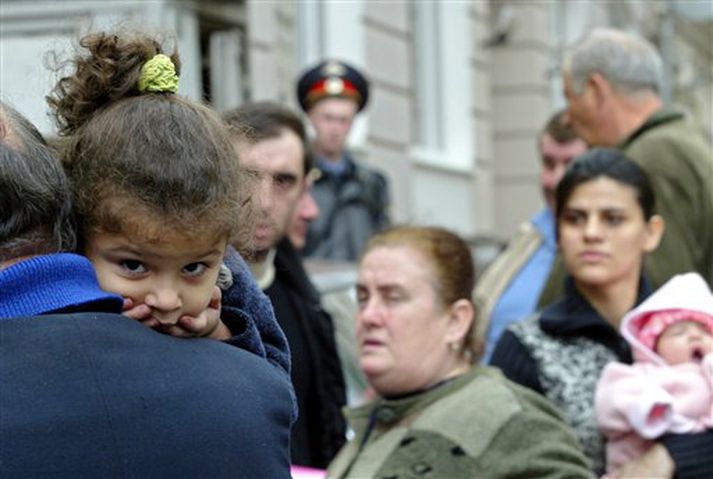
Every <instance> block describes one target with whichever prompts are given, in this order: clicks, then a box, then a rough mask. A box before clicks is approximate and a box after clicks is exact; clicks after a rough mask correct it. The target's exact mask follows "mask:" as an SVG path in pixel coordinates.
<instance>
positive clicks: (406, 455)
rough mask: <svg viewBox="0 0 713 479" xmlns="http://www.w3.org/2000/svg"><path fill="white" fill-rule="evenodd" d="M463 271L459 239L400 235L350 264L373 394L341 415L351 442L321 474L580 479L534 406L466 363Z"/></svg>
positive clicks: (429, 231)
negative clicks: (374, 396)
mask: <svg viewBox="0 0 713 479" xmlns="http://www.w3.org/2000/svg"><path fill="white" fill-rule="evenodd" d="M473 282H474V268H473V262H472V258H471V255H470V249H469V247H468V245H467V243H465V242H464V241H463V240H462V239H461V238H459V237H458V236H456V235H455V234H453V233H450V232H448V231H446V230H443V229H440V228H425V227H401V228H395V229H392V230H387V231H385V232H383V233H379V234H377V235H376V236H374V237H373V238H372V239H371V240H370V241H369V243H368V244H367V247H366V250H365V252H364V254H363V256H362V259H361V261H360V265H359V279H358V282H357V297H358V302H359V312H358V314H357V325H356V337H357V346H358V348H359V362H360V367H361V369H362V370H363V372H364V374H365V375H366V377H367V379H368V381H369V384H370V385H371V387H372V388H373V389H374V391H375V392H376V393H377V394H378V396H379V397H378V398H377V399H376V400H374V401H373V402H371V403H369V404H367V405H364V406H361V407H357V408H354V409H351V410H349V411H348V413H347V418H348V420H349V421H350V423H351V426H352V428H353V429H354V431H355V436H354V438H353V439H352V440H351V442H350V443H348V444H347V445H346V446H345V447H344V448H343V449H342V451H341V452H340V453H339V455H338V456H337V457H336V459H335V460H334V461H333V462H332V464H330V467H329V470H328V477H334V478H357V477H411V476H413V475H414V474H424V475H425V474H427V475H428V476H429V477H448V478H453V479H457V478H461V477H462V478H465V477H468V478H470V477H489V478H506V477H510V478H522V477H568V478H573V477H590V473H589V471H588V468H587V462H586V460H585V458H584V456H583V455H582V452H581V450H580V449H579V447H578V445H577V443H576V440H575V439H574V437H573V435H572V434H571V432H570V431H569V430H568V428H567V427H566V426H565V424H564V423H563V421H562V420H561V418H560V417H559V415H558V413H557V412H556V410H555V409H554V408H553V407H552V406H551V405H550V404H549V403H548V402H547V401H546V400H544V399H543V398H541V397H539V396H538V395H536V394H534V393H532V392H531V391H527V390H525V389H523V388H521V387H519V386H517V385H515V384H513V383H511V382H509V381H507V380H506V379H504V378H503V377H502V375H501V374H500V373H499V372H498V371H496V370H493V369H490V368H484V367H480V366H474V363H475V361H476V360H477V358H478V355H479V354H478V348H477V347H476V346H475V345H474V344H473V341H474V334H473V321H474V311H473V305H472V303H471V301H470V295H471V292H472V289H473Z"/></svg>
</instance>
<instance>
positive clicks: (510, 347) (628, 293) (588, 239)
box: [491, 149, 710, 477]
mask: <svg viewBox="0 0 713 479" xmlns="http://www.w3.org/2000/svg"><path fill="white" fill-rule="evenodd" d="M555 200H556V208H555V214H556V220H557V233H558V243H559V247H560V250H561V252H562V256H563V259H564V262H565V266H566V268H567V270H568V272H569V277H568V278H567V282H566V286H565V291H566V292H565V296H564V298H563V299H562V300H561V301H559V302H557V303H555V304H553V305H551V306H549V307H546V308H545V309H544V310H543V311H542V312H541V313H540V314H539V315H537V316H536V317H533V318H531V319H529V320H526V321H523V322H521V323H518V324H516V325H513V326H511V327H510V328H509V329H508V330H507V331H506V332H505V334H504V335H503V336H502V338H501V339H500V341H499V343H498V345H497V346H496V349H495V352H494V354H493V357H492V359H491V364H492V365H494V366H497V367H499V368H500V369H502V370H503V372H504V373H505V375H506V376H507V377H508V378H510V379H511V380H513V381H515V382H518V383H520V384H522V385H524V386H527V387H529V388H531V389H533V390H535V391H537V392H539V393H541V394H543V395H544V396H546V397H547V398H548V399H550V400H551V401H552V402H553V403H554V404H555V405H556V406H558V407H559V408H560V409H561V410H562V412H563V413H564V416H565V419H566V420H567V421H568V422H569V424H570V425H571V426H572V427H573V428H574V430H575V432H576V433H577V435H578V437H579V439H580V442H581V443H582V446H583V447H584V450H585V453H587V455H588V456H589V458H590V459H591V460H592V462H593V466H594V470H595V471H596V472H599V473H601V472H603V468H604V440H603V438H602V436H601V434H600V433H599V431H598V429H597V426H596V421H595V417H594V391H595V387H596V383H597V380H598V378H599V375H600V372H601V370H602V369H603V368H604V366H605V365H606V364H607V363H609V362H610V361H621V362H626V363H630V362H631V361H632V357H631V351H630V349H629V346H628V344H627V343H626V341H624V340H623V338H622V337H621V336H620V335H619V332H618V326H619V322H620V321H621V318H622V317H623V316H624V314H625V313H626V312H628V311H629V310H630V309H631V308H632V307H634V306H635V305H636V304H638V303H639V302H641V301H642V300H643V299H644V298H645V297H646V296H648V295H649V294H650V289H649V287H648V284H647V282H646V280H645V279H644V278H643V277H642V273H641V271H642V264H643V262H644V257H645V256H646V254H647V253H650V252H652V251H653V250H655V249H656V247H657V246H658V244H659V241H660V239H661V236H662V234H663V230H664V224H663V220H662V219H661V217H660V216H658V215H656V214H654V194H653V191H652V188H651V185H650V183H649V180H648V178H647V177H646V175H645V173H644V172H643V171H642V170H641V169H640V168H639V167H638V166H637V165H636V164H635V163H633V162H631V161H630V160H628V159H627V158H626V157H625V156H623V155H622V154H621V153H620V152H618V151H616V150H612V149H594V150H590V151H589V152H587V153H585V154H584V155H582V156H581V157H579V158H578V159H577V160H576V161H575V162H574V163H573V164H572V165H571V166H570V168H569V169H568V170H567V172H566V173H565V176H564V177H563V178H562V181H561V182H560V184H559V185H558V187H557V191H556V196H555ZM708 441H709V438H707V437H703V435H698V436H694V435H690V436H689V437H685V436H676V437H671V438H668V439H664V441H662V443H663V444H665V446H666V447H665V448H664V447H663V446H661V445H659V446H658V447H656V448H653V449H652V450H651V452H650V454H649V455H648V456H646V457H644V458H643V459H642V460H641V462H639V463H636V464H631V465H630V467H629V469H628V470H627V469H626V468H625V469H624V472H623V473H624V475H628V474H638V475H639V476H647V477H651V476H652V475H657V477H671V476H672V474H673V471H674V468H675V472H676V474H677V477H697V476H696V474H697V472H696V467H698V465H692V464H689V463H690V462H691V461H690V459H689V458H688V457H686V456H687V453H688V452H689V451H688V450H687V449H689V448H695V449H692V450H697V448H698V447H701V448H702V449H703V450H705V448H707V447H710V443H709V442H708ZM672 457H673V461H672V460H671V458H672ZM696 462H697V461H696Z"/></svg>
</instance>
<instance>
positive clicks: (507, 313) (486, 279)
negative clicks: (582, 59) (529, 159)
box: [473, 111, 587, 362]
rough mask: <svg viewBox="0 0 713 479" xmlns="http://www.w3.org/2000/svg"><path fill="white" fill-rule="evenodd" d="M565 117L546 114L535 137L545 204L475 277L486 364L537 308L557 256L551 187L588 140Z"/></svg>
mask: <svg viewBox="0 0 713 479" xmlns="http://www.w3.org/2000/svg"><path fill="white" fill-rule="evenodd" d="M563 119H564V112H563V111H560V112H558V113H555V114H554V115H553V116H552V117H550V119H549V120H548V122H547V125H546V126H545V128H544V130H543V131H542V133H541V134H540V135H539V136H538V140H537V143H538V145H537V146H538V149H539V152H540V159H541V163H542V169H541V172H540V184H541V186H542V194H543V196H544V199H545V208H543V209H542V210H541V211H540V212H538V213H537V214H536V215H535V216H533V217H532V219H530V221H528V222H526V223H523V224H522V226H521V227H520V231H519V233H518V235H517V236H516V237H515V238H513V239H512V241H510V243H509V244H508V246H507V249H506V250H505V251H504V252H503V253H501V254H500V255H499V256H498V257H497V258H496V259H495V261H494V262H493V264H492V265H491V266H490V267H489V268H488V269H487V270H486V271H485V272H484V273H483V274H482V275H481V277H480V278H479V279H478V283H477V285H476V287H475V291H474V293H473V301H474V303H475V304H476V307H477V311H478V321H477V323H476V334H477V336H478V338H479V339H480V340H481V341H484V342H485V354H484V356H483V361H484V362H487V360H488V359H489V358H490V355H491V353H492V352H493V348H494V347H495V344H496V343H497V341H498V339H499V338H500V335H501V334H502V333H503V331H504V330H505V329H506V328H507V327H508V326H509V325H510V324H512V323H513V322H515V321H520V320H522V319H524V318H526V317H527V316H529V315H531V314H532V313H534V312H535V310H536V309H537V308H536V307H537V298H538V297H539V294H540V291H541V290H542V288H543V287H544V285H545V282H546V280H547V277H548V276H549V274H550V269H551V268H552V264H553V261H554V258H555V255H556V254H557V240H556V238H555V219H554V211H553V208H554V191H555V188H556V187H557V184H558V183H559V181H560V179H562V175H563V174H564V171H565V169H566V168H567V165H568V164H569V163H570V162H571V161H572V159H573V158H574V157H576V156H578V155H581V154H582V153H584V152H585V151H586V150H587V145H586V143H584V141H582V140H581V139H580V138H579V137H578V136H577V134H576V133H575V132H574V130H573V129H572V128H570V127H568V126H567V125H565V124H564V121H563Z"/></svg>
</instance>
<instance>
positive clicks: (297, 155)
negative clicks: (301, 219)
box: [236, 129, 305, 257]
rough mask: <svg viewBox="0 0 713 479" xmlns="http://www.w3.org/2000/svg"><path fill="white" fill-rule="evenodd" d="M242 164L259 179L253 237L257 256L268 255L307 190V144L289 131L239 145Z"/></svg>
mask: <svg viewBox="0 0 713 479" xmlns="http://www.w3.org/2000/svg"><path fill="white" fill-rule="evenodd" d="M236 149H237V152H238V157H239V159H240V164H241V165H242V166H243V167H244V168H246V169H247V170H248V171H250V172H252V173H253V174H255V175H256V177H257V178H258V181H259V184H258V189H257V199H258V201H257V203H258V207H257V212H258V214H257V221H256V225H255V232H254V235H253V245H252V246H253V248H254V250H255V252H256V256H257V257H260V256H261V253H266V252H267V251H268V250H269V249H270V248H272V247H274V246H275V245H276V244H277V243H278V242H279V241H280V240H281V239H282V238H283V237H284V236H285V233H286V231H287V226H288V224H289V222H290V220H291V218H292V215H293V212H294V209H295V206H296V205H297V202H298V199H299V197H300V195H301V194H302V192H303V190H304V188H305V178H304V164H303V162H304V145H303V144H302V140H300V138H299V137H298V136H297V135H296V134H295V133H293V132H292V131H290V130H288V129H285V130H283V132H282V134H281V135H280V136H278V137H275V138H268V139H266V140H262V141H258V142H257V143H254V144H248V143H245V142H238V143H237V144H236Z"/></svg>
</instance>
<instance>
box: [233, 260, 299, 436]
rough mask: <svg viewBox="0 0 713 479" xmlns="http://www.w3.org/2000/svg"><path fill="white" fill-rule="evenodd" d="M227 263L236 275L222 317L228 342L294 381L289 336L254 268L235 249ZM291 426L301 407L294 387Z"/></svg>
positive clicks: (291, 395)
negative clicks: (253, 270) (254, 275)
mask: <svg viewBox="0 0 713 479" xmlns="http://www.w3.org/2000/svg"><path fill="white" fill-rule="evenodd" d="M223 262H224V263H225V265H226V266H227V267H228V269H229V270H230V272H231V273H232V275H233V284H232V286H230V288H228V289H227V290H226V291H223V296H222V300H221V303H222V304H221V312H220V317H221V320H222V321H223V323H224V324H225V325H226V326H227V327H228V329H230V332H231V334H232V335H233V336H232V337H231V338H230V339H229V340H228V341H227V342H228V344H231V345H233V346H235V347H238V348H240V349H245V350H246V351H250V352H252V353H253V354H256V355H258V356H260V357H262V358H266V359H267V360H268V361H269V362H270V363H272V364H273V365H274V366H277V368H279V370H280V371H281V372H283V373H284V375H285V378H286V379H287V380H288V381H290V384H292V383H291V379H290V372H291V370H292V365H291V359H290V348H289V345H288V344H287V337H286V336H285V333H284V332H283V331H282V328H281V327H280V325H279V324H278V322H277V319H276V318H275V312H274V310H273V307H272V303H271V302H270V299H269V298H268V297H267V296H266V295H265V293H263V292H262V290H261V289H260V287H259V286H258V285H257V283H256V282H255V279H254V278H253V276H252V272H251V271H250V267H249V266H248V265H247V263H246V262H245V260H244V259H243V257H242V256H240V253H238V252H237V251H236V250H235V248H233V247H232V246H228V249H227V250H226V251H225V258H223ZM290 397H291V401H292V417H291V424H294V423H295V421H297V417H298V406H297V397H296V396H295V391H294V388H292V387H290Z"/></svg>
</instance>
